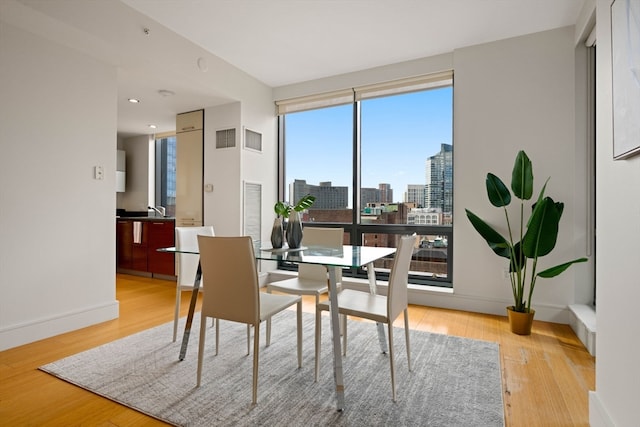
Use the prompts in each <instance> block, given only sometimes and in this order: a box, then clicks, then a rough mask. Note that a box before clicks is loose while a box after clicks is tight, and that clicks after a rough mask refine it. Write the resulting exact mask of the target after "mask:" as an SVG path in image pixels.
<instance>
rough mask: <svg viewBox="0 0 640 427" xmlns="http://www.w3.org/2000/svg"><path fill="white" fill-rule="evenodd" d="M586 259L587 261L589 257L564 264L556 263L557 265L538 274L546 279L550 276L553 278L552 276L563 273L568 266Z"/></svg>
mask: <svg viewBox="0 0 640 427" xmlns="http://www.w3.org/2000/svg"><path fill="white" fill-rule="evenodd" d="M586 261H587V258H578V259H574V260H573V261H569V262H565V263H564V264H560V265H556V266H555V267H551V268H547V269H546V270H544V271H541V272H540V273H538V276H540V277H544V278H545V279H548V278H551V277H556V276H557V275H558V274H560V273H562V272H563V271H565V270H566V269H567V268H569V267H571V266H572V265H573V264H576V263H579V262H586Z"/></svg>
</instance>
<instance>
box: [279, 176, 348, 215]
mask: <svg viewBox="0 0 640 427" xmlns="http://www.w3.org/2000/svg"><path fill="white" fill-rule="evenodd" d="M289 194H290V195H291V201H290V203H291V204H295V203H296V202H297V201H298V200H300V199H301V198H302V197H303V196H304V195H306V194H311V195H312V196H315V198H316V201H315V202H314V203H313V207H312V208H313V209H346V208H347V204H348V202H349V187H334V186H332V185H331V181H326V182H321V183H320V185H311V184H307V181H306V180H303V179H296V180H294V181H293V183H291V184H290V185H289Z"/></svg>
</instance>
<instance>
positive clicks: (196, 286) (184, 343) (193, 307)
mask: <svg viewBox="0 0 640 427" xmlns="http://www.w3.org/2000/svg"><path fill="white" fill-rule="evenodd" d="M201 279H202V267H200V261H198V270H197V271H196V278H195V280H194V281H193V292H192V293H191V303H190V304H189V313H188V314H187V323H186V325H185V327H184V335H183V336H182V345H181V346H180V356H179V357H178V360H184V357H185V356H186V354H187V345H188V344H189V334H191V324H192V323H193V314H194V313H195V311H196V303H197V302H198V291H199V289H200V280H201Z"/></svg>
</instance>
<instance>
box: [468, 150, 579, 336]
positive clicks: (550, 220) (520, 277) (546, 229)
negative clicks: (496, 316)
mask: <svg viewBox="0 0 640 427" xmlns="http://www.w3.org/2000/svg"><path fill="white" fill-rule="evenodd" d="M548 182H549V178H547V180H546V181H545V183H544V185H543V186H542V189H541V190H540V194H539V195H538V198H537V200H536V202H535V203H534V204H533V205H532V208H531V209H532V211H531V214H530V216H529V219H528V220H527V221H526V222H525V206H524V201H525V200H530V199H531V196H532V195H533V167H532V164H531V160H529V157H527V154H526V153H525V152H524V151H520V152H518V155H517V156H516V161H515V164H514V166H513V172H512V175H511V191H513V195H514V196H515V197H517V198H518V199H520V221H519V223H518V224H515V228H512V222H511V220H510V218H509V212H508V211H507V206H508V205H509V204H510V203H511V192H510V191H509V189H508V188H507V187H506V186H505V185H504V183H503V182H502V180H500V178H498V177H497V176H495V175H494V174H492V173H488V174H487V179H486V186H487V196H488V198H489V202H490V203H491V204H492V205H493V206H495V207H497V208H502V209H503V210H504V215H505V220H506V231H507V232H508V236H507V237H506V238H505V237H503V235H502V234H500V233H499V232H498V231H496V230H495V229H494V228H493V227H492V226H490V225H489V224H487V223H486V222H485V221H484V220H482V219H480V218H479V217H478V216H477V215H476V214H474V213H473V212H471V211H470V210H469V209H465V211H466V213H467V218H469V221H471V224H472V225H473V227H474V228H475V229H476V231H477V232H478V233H479V234H480V236H482V238H484V239H485V240H486V242H487V244H488V245H489V247H490V248H491V249H492V250H493V252H495V253H496V254H497V255H498V256H501V257H504V258H507V259H508V260H509V278H510V280H511V290H512V292H513V306H509V307H507V314H508V316H509V322H510V325H511V330H512V332H514V333H517V334H520V335H529V334H530V333H531V324H532V322H533V315H534V314H535V310H532V309H531V300H532V298H533V290H534V289H535V285H536V279H537V278H539V277H541V278H551V277H555V276H557V275H559V274H560V273H562V272H563V271H565V270H566V269H567V268H569V267H570V266H571V265H572V264H575V263H578V262H585V261H587V258H584V257H583V258H578V259H575V260H573V261H568V262H565V263H562V264H559V265H556V266H554V267H551V268H547V269H546V270H544V271H540V272H538V271H537V268H538V258H540V257H542V256H545V255H547V254H549V253H550V252H551V251H552V250H553V248H554V247H555V245H556V240H557V238H558V225H559V223H560V217H561V216H562V211H563V209H564V203H561V202H555V201H554V200H553V199H552V198H551V197H548V196H545V195H544V192H545V189H546V186H547V183H548ZM514 230H515V233H514ZM514 239H517V240H516V241H514ZM522 317H524V319H522V320H523V321H524V324H522V325H518V324H516V323H515V322H517V320H516V319H518V318H522Z"/></svg>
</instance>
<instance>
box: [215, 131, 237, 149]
mask: <svg viewBox="0 0 640 427" xmlns="http://www.w3.org/2000/svg"><path fill="white" fill-rule="evenodd" d="M235 146H236V130H235V128H233V129H222V130H218V131H216V148H232V147H235Z"/></svg>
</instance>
